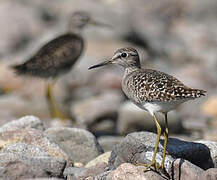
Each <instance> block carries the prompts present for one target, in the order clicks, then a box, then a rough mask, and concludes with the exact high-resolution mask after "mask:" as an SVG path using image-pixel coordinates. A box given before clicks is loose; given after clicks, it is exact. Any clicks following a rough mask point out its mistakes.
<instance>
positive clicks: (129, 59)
mask: <svg viewBox="0 0 217 180" xmlns="http://www.w3.org/2000/svg"><path fill="white" fill-rule="evenodd" d="M108 64H118V65H120V66H122V67H124V68H128V67H138V68H140V67H141V65H140V60H139V54H138V52H137V51H136V50H135V49H134V48H131V47H127V48H121V49H118V50H117V51H116V52H115V53H114V55H113V56H112V58H110V59H108V60H106V61H104V62H102V63H99V64H96V65H94V66H91V67H89V69H93V68H97V67H101V66H105V65H108Z"/></svg>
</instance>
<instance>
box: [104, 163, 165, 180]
mask: <svg viewBox="0 0 217 180" xmlns="http://www.w3.org/2000/svg"><path fill="white" fill-rule="evenodd" d="M132 179H133V180H148V179H152V180H163V179H164V178H163V177H161V176H160V175H159V174H157V173H155V172H153V171H148V172H145V173H144V168H141V167H137V166H134V165H133V164H130V163H124V164H121V165H120V166H119V167H118V168H117V169H116V170H114V171H112V172H111V173H110V174H109V175H108V176H107V180H132Z"/></svg>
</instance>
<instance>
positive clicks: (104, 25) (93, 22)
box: [89, 19, 112, 28]
mask: <svg viewBox="0 0 217 180" xmlns="http://www.w3.org/2000/svg"><path fill="white" fill-rule="evenodd" d="M89 24H90V25H94V26H99V27H106V28H112V26H111V25H110V24H106V23H103V22H99V21H96V20H94V19H90V21H89Z"/></svg>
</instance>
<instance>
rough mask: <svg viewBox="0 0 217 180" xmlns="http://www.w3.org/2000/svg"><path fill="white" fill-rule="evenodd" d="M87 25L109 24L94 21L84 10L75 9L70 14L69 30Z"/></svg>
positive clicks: (105, 25) (104, 25)
mask: <svg viewBox="0 0 217 180" xmlns="http://www.w3.org/2000/svg"><path fill="white" fill-rule="evenodd" d="M87 25H93V26H102V27H109V26H110V25H108V24H104V23H102V22H98V21H96V20H95V19H94V18H93V17H92V16H91V15H90V14H89V13H87V12H85V11H76V12H74V13H73V14H72V16H71V20H70V30H74V29H80V30H81V29H83V28H84V27H86V26H87Z"/></svg>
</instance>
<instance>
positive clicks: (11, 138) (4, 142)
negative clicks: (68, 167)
mask: <svg viewBox="0 0 217 180" xmlns="http://www.w3.org/2000/svg"><path fill="white" fill-rule="evenodd" d="M0 139H1V141H0V149H2V148H6V147H7V146H9V145H12V147H13V144H16V143H24V144H29V145H33V146H37V147H38V148H40V149H41V150H42V151H44V152H45V153H48V154H49V155H50V156H51V157H54V158H63V159H65V160H67V159H68V156H67V155H66V154H65V152H64V151H63V150H62V149H60V148H59V146H58V145H57V144H55V143H52V142H50V140H49V139H48V138H47V137H45V136H44V135H43V132H42V131H39V130H36V129H17V130H13V131H5V132H0ZM14 147H16V145H15V146H14ZM21 147H22V146H20V148H21ZM16 148H17V149H16ZM16 148H15V149H16V151H20V152H22V148H23V147H22V148H21V149H19V148H18V146H17V147H16ZM31 148H32V147H31ZM31 148H30V149H31Z"/></svg>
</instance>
